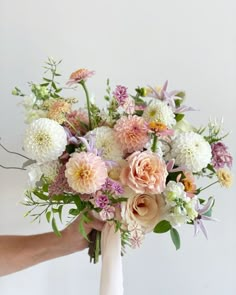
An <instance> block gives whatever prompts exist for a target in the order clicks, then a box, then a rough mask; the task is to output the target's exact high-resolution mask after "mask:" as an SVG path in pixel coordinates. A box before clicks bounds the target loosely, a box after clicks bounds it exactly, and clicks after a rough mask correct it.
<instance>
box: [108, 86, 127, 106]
mask: <svg viewBox="0 0 236 295" xmlns="http://www.w3.org/2000/svg"><path fill="white" fill-rule="evenodd" d="M127 89H128V88H127V87H125V86H121V85H118V86H116V89H115V91H113V93H112V94H113V96H114V97H115V99H116V101H117V102H118V104H119V105H120V106H123V105H124V103H125V102H126V100H127V98H128V97H129V95H128V93H127Z"/></svg>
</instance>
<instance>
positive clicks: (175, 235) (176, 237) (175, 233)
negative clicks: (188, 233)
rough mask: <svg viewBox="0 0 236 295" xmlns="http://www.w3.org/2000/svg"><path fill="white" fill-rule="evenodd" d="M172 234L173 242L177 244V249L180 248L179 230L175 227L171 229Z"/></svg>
mask: <svg viewBox="0 0 236 295" xmlns="http://www.w3.org/2000/svg"><path fill="white" fill-rule="evenodd" d="M170 236H171V239H172V242H173V243H174V245H175V248H176V250H179V248H180V236H179V233H178V231H177V230H176V229H175V228H173V227H172V228H171V230H170Z"/></svg>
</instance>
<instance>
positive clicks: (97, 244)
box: [94, 231, 101, 263]
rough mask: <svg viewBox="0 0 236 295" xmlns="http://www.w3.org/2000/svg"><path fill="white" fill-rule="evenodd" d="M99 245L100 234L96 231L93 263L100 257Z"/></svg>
mask: <svg viewBox="0 0 236 295" xmlns="http://www.w3.org/2000/svg"><path fill="white" fill-rule="evenodd" d="M100 245H101V232H100V231H97V234H96V246H95V256H94V263H97V262H98V260H99V255H100V247H101V246H100Z"/></svg>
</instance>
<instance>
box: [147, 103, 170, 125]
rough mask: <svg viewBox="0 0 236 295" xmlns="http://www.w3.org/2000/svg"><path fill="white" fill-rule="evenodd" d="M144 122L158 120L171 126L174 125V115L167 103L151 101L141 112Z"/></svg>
mask: <svg viewBox="0 0 236 295" xmlns="http://www.w3.org/2000/svg"><path fill="white" fill-rule="evenodd" d="M143 118H144V119H145V121H146V122H148V123H149V122H152V121H158V122H161V123H163V124H165V125H166V126H167V127H169V128H171V127H172V126H173V125H175V123H176V121H175V115H174V113H173V111H172V110H171V108H170V107H168V105H167V104H166V103H165V102H163V101H160V100H159V101H158V100H157V101H153V102H151V103H150V104H149V105H148V106H147V107H146V109H145V110H144V112H143Z"/></svg>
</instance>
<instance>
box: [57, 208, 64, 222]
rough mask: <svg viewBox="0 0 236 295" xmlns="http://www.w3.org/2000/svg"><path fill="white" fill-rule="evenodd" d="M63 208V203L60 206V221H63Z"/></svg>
mask: <svg viewBox="0 0 236 295" xmlns="http://www.w3.org/2000/svg"><path fill="white" fill-rule="evenodd" d="M62 209H63V205H60V206H59V207H58V214H59V218H60V221H61V222H62Z"/></svg>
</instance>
